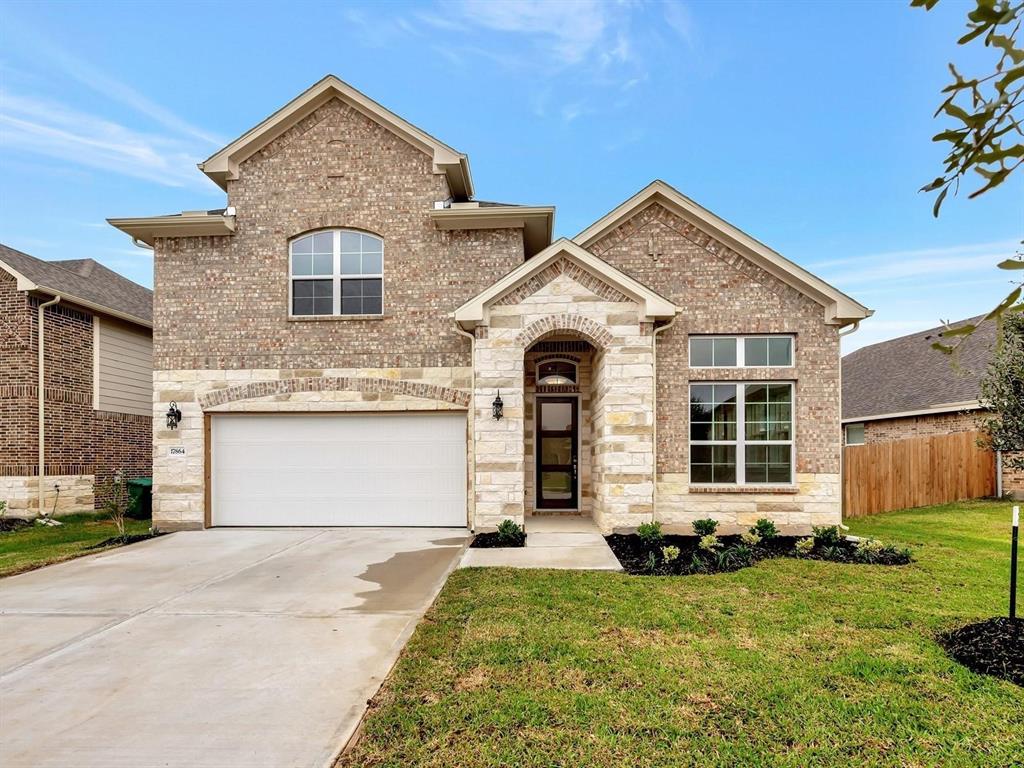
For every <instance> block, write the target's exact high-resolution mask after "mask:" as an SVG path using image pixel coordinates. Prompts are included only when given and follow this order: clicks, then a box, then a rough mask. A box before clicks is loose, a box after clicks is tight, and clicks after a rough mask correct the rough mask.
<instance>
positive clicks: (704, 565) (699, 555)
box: [605, 533, 911, 576]
mask: <svg viewBox="0 0 1024 768" xmlns="http://www.w3.org/2000/svg"><path fill="white" fill-rule="evenodd" d="M801 538H803V537H798V536H776V537H774V538H771V539H764V540H762V541H761V542H760V543H759V544H756V545H754V546H747V545H745V544H744V543H743V541H742V539H741V538H740V537H739V536H719V537H718V540H719V542H721V545H722V546H721V547H720V548H719V549H718V550H717V551H714V552H707V551H705V550H703V549H701V548H700V547H699V546H698V545H699V543H700V537H699V536H679V535H667V536H663V537H662V540H661V542H660V543H658V544H657V545H655V546H653V547H651V546H649V545H647V544H645V543H644V542H643V540H641V538H640V537H639V536H637V535H636V534H628V535H624V534H618V533H614V534H612V535H611V536H605V541H607V542H608V546H609V547H611V550H612V552H614V553H615V557H617V558H618V560H619V563H620V564H621V565H622V569H623V570H624V571H625V572H626V573H629V574H631V575H634V576H687V575H690V574H694V573H728V572H730V571H738V570H739V569H740V568H747V567H749V566H751V565H754V563H756V562H757V561H759V560H766V559H768V558H773V557H800V558H803V559H806V560H827V561H830V562H837V563H865V562H870V563H872V564H874V565H906V564H907V563H909V562H910V561H911V557H910V553H909V552H908V551H907V550H902V549H897V548H895V547H887V548H886V549H884V550H882V551H881V552H878V553H876V554H874V555H873V556H872V558H871V559H870V561H868V560H865V559H863V557H861V556H859V555H858V552H857V545H856V543H855V542H852V541H846V540H845V539H844V540H842V541H839V542H836V543H834V544H832V545H831V546H822V545H820V544H816V545H815V547H814V550H813V551H812V552H811V553H809V554H797V552H796V542H797V541H799V540H800V539H801ZM669 546H671V547H678V548H679V556H678V557H677V558H675V559H674V560H672V561H666V560H665V558H664V555H663V548H664V547H669Z"/></svg>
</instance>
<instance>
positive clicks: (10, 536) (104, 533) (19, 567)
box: [0, 514, 150, 577]
mask: <svg viewBox="0 0 1024 768" xmlns="http://www.w3.org/2000/svg"><path fill="white" fill-rule="evenodd" d="M57 519H58V520H60V521H61V522H62V523H63V525H60V526H53V527H50V526H46V525H35V524H32V525H28V526H25V527H24V528H19V529H18V530H16V531H10V532H7V533H0V577H2V576H11V575H13V574H15V573H21V572H23V571H30V570H32V569H33V568H40V567H42V566H44V565H50V564H51V563H59V562H60V561H62V560H70V559H71V558H73V557H80V556H81V555H91V554H93V553H95V552H99V551H102V550H99V549H89V547H92V546H94V545H96V544H99V543H100V542H101V541H104V540H106V539H109V538H111V537H112V536H116V535H117V528H115V527H114V524H113V523H112V522H110V520H109V519H107V518H106V517H105V516H97V515H90V514H82V515H68V516H67V517H60V518H57ZM127 523H128V524H127V531H126V532H127V533H128V534H143V533H146V532H147V531H148V530H149V526H150V522H149V520H128V521H127Z"/></svg>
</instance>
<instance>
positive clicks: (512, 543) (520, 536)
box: [469, 519, 526, 549]
mask: <svg viewBox="0 0 1024 768" xmlns="http://www.w3.org/2000/svg"><path fill="white" fill-rule="evenodd" d="M525 544H526V532H525V531H524V530H523V529H522V527H521V526H520V525H519V524H518V523H516V521H515V520H512V519H506V520H502V521H501V522H500V523H499V524H498V530H497V531H493V532H491V533H478V534H477V535H476V536H475V537H474V538H473V542H472V543H471V544H470V545H469V546H471V547H474V548H476V549H485V548H491V547H522V546H524V545H525Z"/></svg>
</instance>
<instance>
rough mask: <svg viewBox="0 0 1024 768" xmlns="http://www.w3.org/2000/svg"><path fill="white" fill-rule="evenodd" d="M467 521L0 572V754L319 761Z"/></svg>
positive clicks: (72, 760) (228, 533) (339, 737)
mask: <svg viewBox="0 0 1024 768" xmlns="http://www.w3.org/2000/svg"><path fill="white" fill-rule="evenodd" d="M466 539H467V532H466V531H465V529H451V528H444V529H437V528H434V529H429V528H332V529H310V528H305V529H297V528H291V529H274V528H259V529H253V528H250V529H213V530H209V531H194V532H183V533H175V534H172V535H170V536H165V537H162V538H159V539H154V540H152V541H147V542H143V543H140V544H134V545H132V546H129V547H125V548H123V549H118V550H113V551H111V552H108V553H102V554H98V555H94V556H91V557H85V558H81V559H79V560H73V561H70V562H67V563H61V564H59V565H54V566H50V567H48V568H42V569H40V570H37V571H32V572H30V573H25V574H22V575H20V576H12V577H10V578H5V579H0V708H2V716H0V765H2V766H4V768H58V767H59V768H67V767H68V766H75V767H76V768H116V767H117V766H124V767H125V768H128V766H131V768H156V766H161V768H166V767H168V766H170V767H171V768H226V766H239V767H241V766H244V767H245V768H323V767H324V766H327V765H329V764H330V763H331V762H332V758H333V756H334V755H335V753H336V752H337V751H338V750H339V749H341V747H342V746H343V745H344V744H345V741H346V740H347V739H348V737H349V736H350V735H351V733H352V731H353V730H354V729H355V727H356V725H357V724H358V723H359V720H360V718H361V717H362V715H363V712H364V711H365V709H366V701H367V699H369V698H370V697H372V696H373V695H374V693H376V691H377V689H378V688H379V686H380V684H381V682H382V681H383V679H384V677H385V676H386V675H387V673H388V671H389V670H390V669H391V666H392V664H394V661H395V659H396V658H397V656H398V653H399V651H401V649H402V646H404V645H405V642H406V640H407V639H408V637H409V635H410V634H411V633H412V631H413V629H414V628H415V626H416V624H417V622H418V621H419V619H420V617H421V616H422V615H423V612H424V611H425V610H426V608H427V607H428V606H429V605H430V603H431V602H432V601H433V599H434V597H435V595H436V594H437V592H438V590H439V589H440V588H441V585H442V584H443V583H444V581H445V579H446V578H447V576H448V573H449V572H450V570H451V568H452V567H453V566H454V564H455V562H456V560H457V559H458V557H459V555H460V554H461V552H462V548H463V546H464V544H465V541H466Z"/></svg>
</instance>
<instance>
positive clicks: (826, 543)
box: [812, 525, 843, 547]
mask: <svg viewBox="0 0 1024 768" xmlns="http://www.w3.org/2000/svg"><path fill="white" fill-rule="evenodd" d="M812 530H813V531H814V542H815V543H816V544H818V545H819V546H822V547H835V546H837V545H838V544H839V543H840V542H841V541H842V540H843V535H842V534H841V533H839V526H837V525H820V526H819V525H816V526H814V527H813V528H812Z"/></svg>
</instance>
